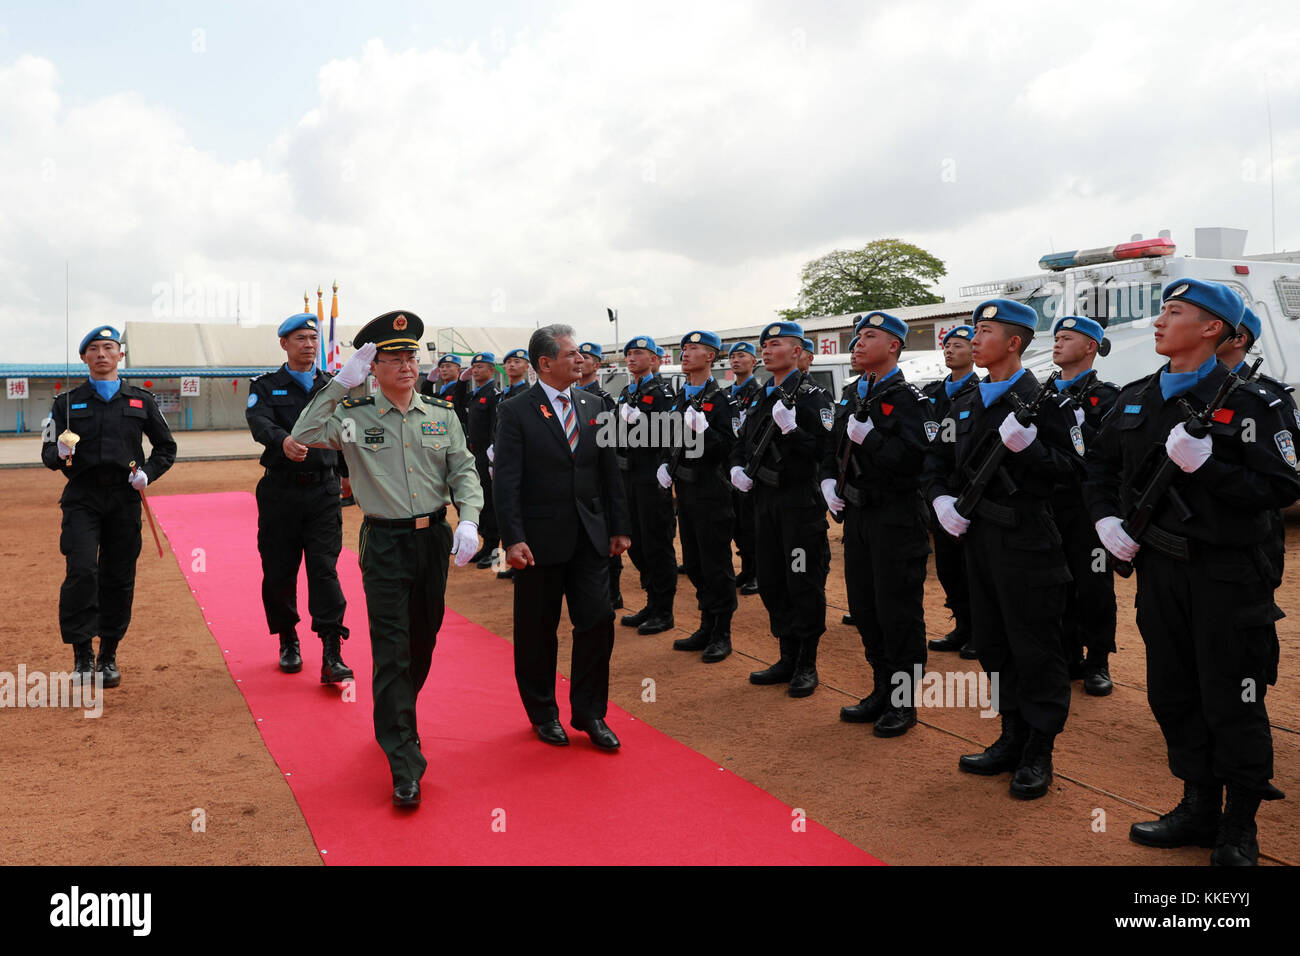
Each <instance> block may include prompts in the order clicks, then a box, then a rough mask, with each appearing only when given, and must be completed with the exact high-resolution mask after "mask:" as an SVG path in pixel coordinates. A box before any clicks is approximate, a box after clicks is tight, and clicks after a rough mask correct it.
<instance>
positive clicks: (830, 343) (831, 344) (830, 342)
mask: <svg viewBox="0 0 1300 956" xmlns="http://www.w3.org/2000/svg"><path fill="white" fill-rule="evenodd" d="M817 351H818V352H819V353H820V354H822V355H837V354H839V351H840V337H839V336H838V335H822V336H818V339H817Z"/></svg>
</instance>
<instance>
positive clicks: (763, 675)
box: [749, 637, 799, 684]
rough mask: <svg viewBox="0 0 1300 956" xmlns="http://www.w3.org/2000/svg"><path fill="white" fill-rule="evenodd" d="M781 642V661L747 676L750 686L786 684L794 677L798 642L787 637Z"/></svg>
mask: <svg viewBox="0 0 1300 956" xmlns="http://www.w3.org/2000/svg"><path fill="white" fill-rule="evenodd" d="M780 640H781V659H780V660H778V661H777V662H776V663H775V664H773V665H772V666H771V667H767V668H764V669H763V670H761V671H754V672H753V673H751V674H750V675H749V682H750V683H751V684H788V683H789V682H790V678H791V677H793V676H794V662H795V658H796V657H798V656H799V642H798V641H795V640H792V639H790V638H788V637H783V638H781V639H780Z"/></svg>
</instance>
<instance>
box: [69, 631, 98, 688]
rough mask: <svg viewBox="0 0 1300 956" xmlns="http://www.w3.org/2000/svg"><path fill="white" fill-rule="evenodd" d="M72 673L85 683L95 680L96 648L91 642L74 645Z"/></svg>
mask: <svg viewBox="0 0 1300 956" xmlns="http://www.w3.org/2000/svg"><path fill="white" fill-rule="evenodd" d="M72 673H73V675H74V676H75V677H78V678H80V680H81V681H82V682H83V683H89V682H90V681H92V680H94V679H95V646H94V645H93V644H91V643H90V641H82V642H81V643H80V644H73V645H72Z"/></svg>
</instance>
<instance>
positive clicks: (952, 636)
mask: <svg viewBox="0 0 1300 956" xmlns="http://www.w3.org/2000/svg"><path fill="white" fill-rule="evenodd" d="M969 643H970V631H968V630H966V629H965V628H964V627H962V626H961V625H960V624H959V625H958V626H957V627H954V628H953V629H952V630H951V631H949V632H948V633H947V634H945V635H944V636H943V637H941V638H939V639H938V640H935V641H927V642H926V647H928V648H930V650H932V651H959V650H961V649H962V648H963V647H965V646H966V645H967V644H969Z"/></svg>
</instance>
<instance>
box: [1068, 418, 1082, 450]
mask: <svg viewBox="0 0 1300 956" xmlns="http://www.w3.org/2000/svg"><path fill="white" fill-rule="evenodd" d="M1070 441H1072V442H1074V450H1075V451H1076V452H1078V454H1079V457H1080V458H1082V457H1083V429H1082V428H1080V427H1079V426H1078V425H1075V426H1074V427H1073V428H1071V429H1070Z"/></svg>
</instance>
